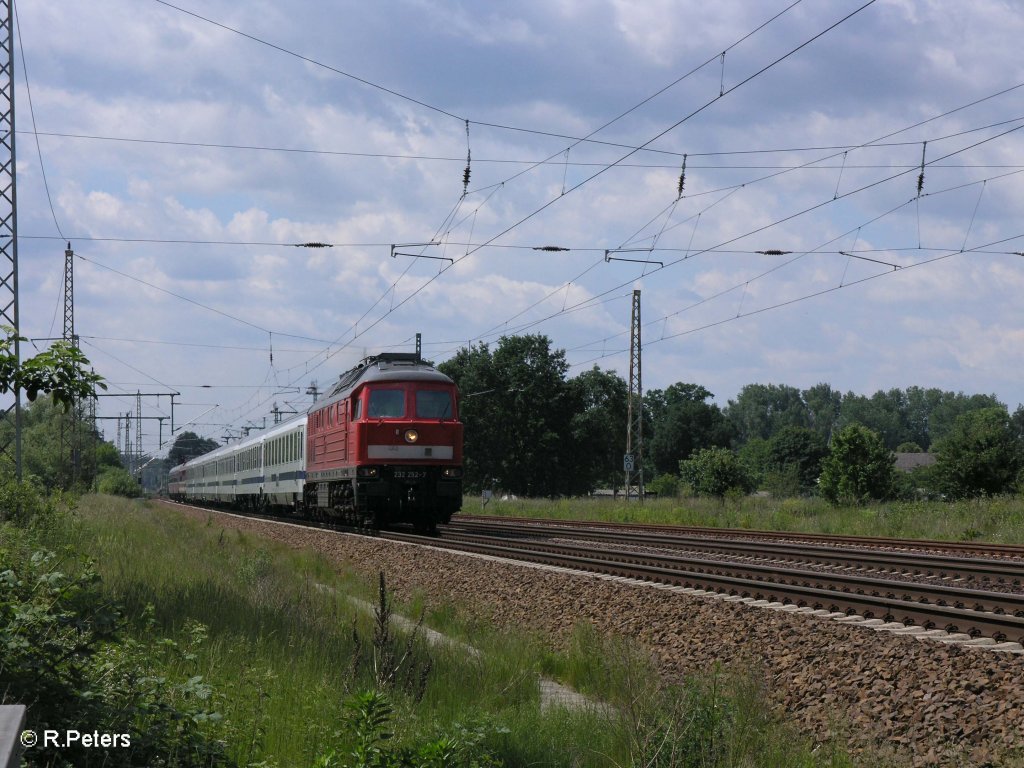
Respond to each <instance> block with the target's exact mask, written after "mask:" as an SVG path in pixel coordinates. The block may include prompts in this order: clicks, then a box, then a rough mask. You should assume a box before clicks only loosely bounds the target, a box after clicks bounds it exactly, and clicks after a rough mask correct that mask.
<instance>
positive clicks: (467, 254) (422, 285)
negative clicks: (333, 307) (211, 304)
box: [158, 0, 875, 375]
mask: <svg viewBox="0 0 1024 768" xmlns="http://www.w3.org/2000/svg"><path fill="white" fill-rule="evenodd" d="M163 1H164V0H158V2H163ZM799 2H800V0H797V2H794V3H793V4H791V5H790V6H788V7H787V8H786V9H784V10H783V11H781V12H780V13H778V14H776V15H775V16H773V17H772V19H770V20H769V21H767V22H765V23H764V24H762V25H761V26H759V27H758V28H757V29H756V30H754V31H753V32H751V33H748V34H747V35H745V36H744V37H743V38H741V40H740V41H739V42H742V41H743V40H746V39H748V38H749V37H750V36H751V35H753V34H754V33H755V32H756V31H758V30H760V29H763V28H764V27H765V26H767V24H769V23H770V22H771V21H772V20H774V19H776V18H778V17H779V16H781V15H782V14H783V13H785V12H786V11H788V10H789V9H790V8H792V7H794V6H795V5H797V4H798V3H799ZM874 2H875V0H869V1H868V2H867V3H865V4H864V5H863V6H862V7H861V9H860V10H862V9H863V8H866V7H868V6H869V5H871V4H873V3H874ZM857 12H859V11H854V12H853V13H851V14H849V15H848V16H847V17H846V18H850V17H852V16H853V15H855V14H856V13H857ZM838 23H841V22H837V24H835V25H833V26H832V27H830V29H831V28H834V27H835V26H838ZM826 31H827V30H826ZM821 34H824V32H823V33H820V34H819V35H817V36H815V38H812V40H813V39H817V37H820V36H821ZM736 44H739V43H736ZM736 44H734V45H736ZM806 44H807V43H804V44H802V45H801V46H798V47H797V48H796V49H793V50H792V51H790V53H788V54H786V56H783V57H782V58H780V59H778V60H777V61H776V62H775V63H773V64H769V65H768V66H767V67H765V68H763V69H762V70H761V72H764V71H767V70H768V69H770V68H771V67H772V66H774V65H775V64H777V63H778V62H779V61H782V60H783V59H785V58H787V57H788V56H789V55H792V53H793V52H795V51H796V50H799V49H800V48H802V47H804V45H806ZM711 60H714V59H713V58H712V59H711ZM703 66H704V65H703V64H702V65H700V67H697V68H695V69H694V70H692V71H691V72H690V73H688V74H687V75H684V76H683V77H681V78H678V79H677V80H676V81H675V82H674V83H673V84H675V83H678V82H680V81H681V80H682V79H685V77H688V76H689V75H690V74H692V73H693V72H696V71H698V70H699V69H700V68H701V67H703ZM758 74H760V73H756V74H755V75H752V76H751V77H750V78H748V79H747V81H744V82H749V80H751V79H753V78H754V77H757V75H758ZM740 85H742V83H741V84H740ZM669 87H671V85H670V86H666V87H665V88H663V89H661V90H660V91H658V92H657V93H656V94H654V95H652V96H650V97H648V98H647V99H645V100H644V101H643V102H641V104H644V103H646V102H648V101H650V100H651V99H652V98H654V97H655V96H657V95H659V94H660V93H663V92H664V91H665V90H667V89H668V88H669ZM736 87H739V86H736ZM730 90H733V89H730ZM723 95H724V94H723ZM637 106H639V105H637ZM637 106H634V107H632V108H630V109H629V110H627V111H626V112H624V113H622V114H621V115H619V116H618V117H616V118H613V119H612V120H611V121H609V122H608V123H605V124H604V125H603V126H601V127H600V128H598V129H596V130H595V131H593V132H592V133H591V134H590V135H594V134H596V133H597V132H599V131H601V130H603V129H604V128H606V127H608V126H609V125H611V124H612V123H614V122H615V121H617V120H619V119H621V117H623V116H625V115H626V114H629V113H630V112H631V111H633V110H634V109H636V108H637ZM684 121H685V118H684V120H683V121H679V122H678V123H676V126H674V127H677V126H678V125H679V124H681V123H682V122H684ZM668 130H671V128H670V129H668ZM668 130H666V131H665V132H663V133H662V134H660V135H659V137H660V136H661V135H664V133H667V132H668ZM659 137H655V138H654V139H652V140H651V141H649V142H647V144H650V143H651V142H653V141H655V140H657V138H659ZM577 143H579V142H577ZM635 151H636V150H634V152H635ZM634 152H631V153H629V154H628V155H626V158H628V157H629V156H630V155H631V154H633V153H634ZM558 154H560V153H555V154H554V155H552V156H550V157H549V158H548V159H549V160H550V159H552V158H554V157H557V156H558ZM622 159H625V158H620V160H622ZM613 166H614V163H613V164H611V165H610V166H605V167H604V168H603V169H602V170H601V171H599V172H598V173H597V174H594V175H593V176H591V177H589V178H588V179H585V180H583V181H582V182H580V183H578V184H576V185H574V186H573V187H572V188H571V189H569V190H567V192H571V191H574V190H575V189H578V188H580V187H581V186H583V185H584V184H586V183H588V182H589V181H590V180H592V179H593V178H596V177H597V176H599V175H601V173H603V172H604V171H607V170H608V168H609V167H613ZM525 172H526V171H522V172H520V173H518V174H516V175H515V176H513V177H512V179H514V178H516V177H518V176H521V175H522V174H523V173H525ZM510 180H511V179H507V180H506V181H504V182H501V184H500V185H498V187H499V188H500V187H503V186H504V185H505V184H506V183H507V182H508V181H510ZM563 196H564V195H563ZM462 199H464V198H460V203H459V204H461V201H462ZM457 205H458V204H457ZM548 205H550V203H548V204H546V205H545V206H543V207H542V208H541V209H538V210H537V211H535V212H534V213H533V214H530V216H527V217H526V219H529V218H531V217H532V216H533V215H535V214H536V213H538V212H539V211H540V210H543V208H546V207H548ZM526 219H523V220H521V221H520V222H517V223H516V224H514V225H513V226H512V227H509V228H507V229H506V230H504V231H503V232H502V233H500V234H499V235H497V236H495V237H492V238H491V239H490V240H488V241H486V243H485V245H489V244H490V243H493V242H494V241H495V240H497V239H498V238H499V237H501V236H502V235H504V234H506V233H507V232H509V231H511V229H514V228H515V227H517V226H519V225H520V224H522V223H523V221H525V220H526ZM435 237H436V235H435ZM432 240H433V238H432ZM476 250H479V249H472V250H467V252H466V253H465V254H463V255H462V256H461V257H459V258H458V259H455V260H453V263H452V264H451V265H449V266H448V267H443V266H442V268H441V269H440V270H439V271H438V273H437V274H436V275H434V276H433V277H431V278H429V279H428V280H426V281H425V282H424V283H422V284H421V285H420V286H419V287H418V288H416V289H415V290H414V291H413V292H412V293H411V294H410V295H409V296H407V297H406V298H405V299H403V300H402V301H401V302H399V303H398V304H394V303H392V306H391V307H390V308H389V310H388V311H387V312H386V313H384V314H383V315H382V316H381V317H379V318H378V319H377V320H375V321H373V323H371V324H370V325H369V326H368V327H364V329H363V331H362V333H359V332H358V331H357V332H354V334H353V338H352V339H351V340H350V341H349V342H347V343H346V344H345V345H342V347H341V349H344V348H345V347H347V346H348V344H351V343H352V342H353V341H354V340H355V339H356V338H358V337H359V336H360V335H362V334H365V333H366V331H367V330H369V329H371V328H373V327H376V325H378V324H379V323H380V322H381V321H382V320H383V319H384V318H385V317H388V316H389V315H390V314H392V313H393V312H394V311H396V310H397V309H399V308H401V307H402V306H404V305H405V304H406V303H408V302H409V301H410V300H411V299H412V298H414V297H415V296H417V295H418V294H419V293H421V292H422V291H423V290H424V289H425V288H426V287H427V286H429V285H430V284H432V283H433V282H434V281H435V280H437V279H438V278H439V277H441V275H443V274H444V273H445V272H446V271H447V270H448V269H451V268H453V267H454V266H455V265H456V264H458V263H459V262H461V261H463V260H465V259H466V258H468V257H469V256H470V255H472V254H473V253H475V252H476ZM400 279H401V278H400ZM386 294H387V292H385V294H383V295H382V297H383V296H384V295H386ZM380 300H381V299H380V298H379V299H378V300H377V302H375V304H374V306H375V305H376V303H379V301H380ZM371 309H372V307H371ZM368 311H369V310H368ZM340 338H342V337H339V342H340ZM338 351H341V350H340V349H339V350H338ZM330 357H331V353H327V354H325V355H324V360H322V361H320V362H319V363H316V365H313V366H312V369H310V368H309V366H308V365H307V366H305V371H304V373H305V374H307V375H308V374H309V373H311V372H312V371H313V370H316V368H318V367H319V366H320V365H322V364H323V363H324V362H326V361H327V360H328V359H330Z"/></svg>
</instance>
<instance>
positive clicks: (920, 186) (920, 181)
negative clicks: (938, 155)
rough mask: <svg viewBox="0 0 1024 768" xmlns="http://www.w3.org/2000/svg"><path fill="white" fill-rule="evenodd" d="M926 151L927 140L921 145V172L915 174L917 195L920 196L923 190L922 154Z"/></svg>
mask: <svg viewBox="0 0 1024 768" xmlns="http://www.w3.org/2000/svg"><path fill="white" fill-rule="evenodd" d="M927 151H928V142H927V141H926V142H924V144H923V145H922V146H921V173H919V174H918V176H917V196H918V197H920V196H921V192H922V191H923V190H924V154H925V152H927Z"/></svg>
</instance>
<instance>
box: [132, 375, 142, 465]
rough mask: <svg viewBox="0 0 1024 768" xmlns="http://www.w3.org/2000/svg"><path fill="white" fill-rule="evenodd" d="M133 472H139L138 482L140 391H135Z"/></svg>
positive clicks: (140, 416)
mask: <svg viewBox="0 0 1024 768" xmlns="http://www.w3.org/2000/svg"><path fill="white" fill-rule="evenodd" d="M134 465H135V466H134V467H133V469H132V471H133V472H139V483H141V482H142V473H141V472H140V470H141V469H142V393H141V392H136V393H135V459H134Z"/></svg>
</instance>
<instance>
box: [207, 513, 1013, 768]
mask: <svg viewBox="0 0 1024 768" xmlns="http://www.w3.org/2000/svg"><path fill="white" fill-rule="evenodd" d="M187 513H188V514H193V515H196V516H200V517H202V518H204V519H205V518H206V517H207V516H208V515H210V514H215V515H216V514H217V513H209V512H206V511H198V510H197V511H192V512H187ZM216 524H217V525H222V526H224V527H228V528H238V529H242V530H245V531H249V532H251V533H254V534H257V535H260V536H266V537H268V538H272V539H275V540H277V541H280V542H284V543H286V544H288V545H290V546H294V547H300V548H310V549H313V550H316V551H318V552H320V553H322V554H323V555H324V556H326V557H328V558H330V559H331V560H333V561H335V562H337V563H339V564H344V565H346V566H347V567H349V568H356V569H362V570H364V571H365V572H367V573H368V574H372V573H376V571H378V570H381V569H382V570H384V571H385V572H386V573H387V576H388V583H389V585H390V587H391V588H392V589H393V590H394V592H395V593H396V595H398V596H399V597H400V598H402V599H406V600H412V599H414V598H415V597H417V596H419V597H421V598H422V599H424V600H425V601H426V602H428V603H430V604H434V605H444V604H454V605H458V606H461V607H462V608H463V609H465V610H466V611H468V612H471V613H472V614H473V615H474V616H478V617H481V618H484V619H487V620H489V621H492V622H494V623H495V624H497V625H498V626H503V627H509V628H515V629H516V630H522V629H523V628H525V627H529V628H532V629H533V630H535V631H537V632H538V633H543V634H545V635H547V636H548V637H550V638H552V640H553V642H555V643H556V644H559V643H567V642H569V639H570V636H571V633H572V631H573V629H574V627H576V626H578V625H579V624H581V623H583V624H588V625H591V626H593V627H595V628H596V629H597V630H598V631H600V632H603V633H610V634H616V635H620V636H623V637H626V638H630V639H632V640H635V641H637V642H638V643H640V644H642V645H643V646H644V647H646V648H648V649H649V650H650V652H651V654H652V656H653V657H654V658H655V659H656V661H657V663H658V665H659V667H660V669H661V670H662V672H663V674H664V675H665V676H666V677H668V678H677V677H680V676H684V675H689V674H694V673H706V672H707V671H708V670H710V669H714V668H715V667H716V665H717V666H721V667H722V668H725V669H744V670H750V671H753V672H754V674H755V675H756V678H757V679H758V680H759V681H760V682H761V684H762V685H763V686H764V693H765V695H766V696H767V698H768V700H769V701H770V702H772V703H773V704H774V705H776V706H778V707H779V708H781V709H783V710H785V712H786V713H787V716H788V718H789V719H790V720H791V721H792V722H794V723H796V724H797V725H798V726H799V727H800V729H802V730H803V731H804V732H805V733H807V734H809V735H812V736H813V737H814V738H815V739H817V740H819V741H821V742H822V743H825V742H828V741H829V740H830V739H832V738H835V737H836V736H837V735H838V736H839V738H840V739H841V740H843V741H844V742H846V743H847V744H848V745H849V747H850V749H851V750H852V751H853V752H854V753H859V754H863V755H865V756H867V755H870V754H878V753H879V752H882V753H884V752H886V751H889V750H892V751H893V752H894V756H895V759H896V760H897V762H898V763H903V762H904V761H909V762H910V763H912V764H914V765H950V766H952V765H1014V764H1022V765H1024V657H1022V656H1020V655H1013V654H1000V653H993V652H991V651H988V650H984V649H978V648H973V647H968V646H955V645H946V644H943V643H938V642H934V641H923V640H920V639H916V638H915V637H913V636H907V635H899V634H892V633H887V632H875V631H872V629H870V628H868V627H865V626H858V625H846V624H842V623H838V622H834V621H829V620H826V619H822V618H819V617H816V616H809V615H805V614H800V613H793V612H786V611H767V610H763V609H761V608H757V607H752V606H748V605H745V604H743V603H734V602H727V601H722V600H715V599H709V598H706V597H701V596H697V595H689V594H680V593H678V592H672V591H667V590H663V589H657V588H653V587H649V586H637V585H635V584H630V583H624V582H617V581H613V580H608V579H601V578H595V577H593V576H588V575H575V574H566V573H564V572H559V571H555V570H548V569H544V568H537V567H530V566H523V565H517V564H511V563H507V562H502V561H497V560H494V559H487V558H480V557H474V556H468V555H462V554H453V553H450V552H442V551H438V550H436V549H432V548H428V547H420V546H415V545H408V544H400V543H395V542H389V541H385V540H381V539H376V538H370V537H362V536H350V535H339V534H335V533H331V532H325V531H322V530H317V529H309V528H303V527H296V526H287V525H281V524H277V523H274V522H269V521H264V520H254V519H246V518H241V517H237V516H229V515H217V522H216ZM866 759H867V758H866ZM1014 760H1016V761H1018V763H1014V762H1013V761H1014Z"/></svg>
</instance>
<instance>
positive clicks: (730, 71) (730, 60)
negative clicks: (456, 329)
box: [391, 60, 852, 297]
mask: <svg viewBox="0 0 1024 768" xmlns="http://www.w3.org/2000/svg"><path fill="white" fill-rule="evenodd" d="M731 63H732V62H731V60H730V64H731ZM732 69H733V68H732V66H730V74H731V72H732ZM478 162H479V161H478ZM851 167H852V166H851ZM469 240H470V241H472V238H469ZM391 295H392V297H393V296H394V295H395V294H394V289H393V288H392V293H391Z"/></svg>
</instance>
